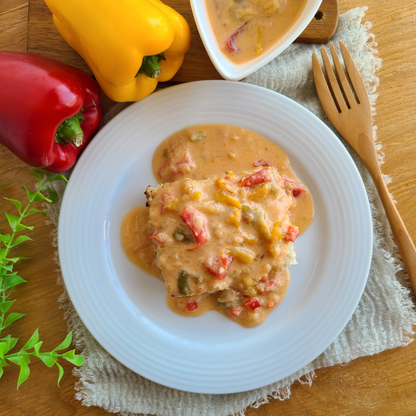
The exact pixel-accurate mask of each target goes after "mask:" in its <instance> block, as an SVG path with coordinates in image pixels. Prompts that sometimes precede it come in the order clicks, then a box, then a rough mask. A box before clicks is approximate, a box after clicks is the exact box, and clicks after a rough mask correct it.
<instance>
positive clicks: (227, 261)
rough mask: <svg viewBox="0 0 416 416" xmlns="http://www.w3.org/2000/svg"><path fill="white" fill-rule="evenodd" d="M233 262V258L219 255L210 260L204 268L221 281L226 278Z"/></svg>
mask: <svg viewBox="0 0 416 416" xmlns="http://www.w3.org/2000/svg"><path fill="white" fill-rule="evenodd" d="M233 260H234V257H233V256H230V255H228V254H221V256H218V257H215V258H214V259H211V261H210V263H209V264H206V265H205V266H206V268H207V270H208V271H209V272H210V273H211V274H213V275H214V276H217V277H218V279H219V280H223V279H225V278H226V277H227V275H228V272H229V271H230V267H231V263H232V262H233Z"/></svg>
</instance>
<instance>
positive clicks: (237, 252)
mask: <svg viewBox="0 0 416 416" xmlns="http://www.w3.org/2000/svg"><path fill="white" fill-rule="evenodd" d="M233 254H234V256H235V257H237V258H238V259H239V260H241V261H242V262H244V263H246V264H249V263H251V262H252V261H253V260H254V253H253V252H251V251H250V250H246V249H244V248H235V249H234V250H233Z"/></svg>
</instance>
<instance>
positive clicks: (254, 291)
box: [247, 286, 257, 296]
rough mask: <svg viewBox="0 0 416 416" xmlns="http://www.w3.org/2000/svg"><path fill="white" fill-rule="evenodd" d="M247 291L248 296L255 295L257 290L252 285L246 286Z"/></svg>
mask: <svg viewBox="0 0 416 416" xmlns="http://www.w3.org/2000/svg"><path fill="white" fill-rule="evenodd" d="M247 292H248V295H249V296H256V295H257V290H256V289H255V288H254V286H253V287H250V288H248V290H247Z"/></svg>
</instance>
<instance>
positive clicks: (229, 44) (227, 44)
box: [224, 21, 248, 53]
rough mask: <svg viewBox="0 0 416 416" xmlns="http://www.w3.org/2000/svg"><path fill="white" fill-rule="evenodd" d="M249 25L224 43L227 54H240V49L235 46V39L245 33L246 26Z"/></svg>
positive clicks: (242, 27)
mask: <svg viewBox="0 0 416 416" xmlns="http://www.w3.org/2000/svg"><path fill="white" fill-rule="evenodd" d="M247 23H248V21H247V22H245V23H244V24H243V25H242V26H241V27H240V28H239V29H238V30H237V31H236V32H234V33H233V34H232V35H231V36H230V37H229V38H228V39H227V41H226V42H225V43H224V48H225V50H226V51H227V52H229V53H233V52H238V50H239V49H238V48H237V47H236V46H235V43H234V42H235V39H236V37H237V36H238V35H239V34H240V33H241V32H243V31H244V28H245V26H246V24H247Z"/></svg>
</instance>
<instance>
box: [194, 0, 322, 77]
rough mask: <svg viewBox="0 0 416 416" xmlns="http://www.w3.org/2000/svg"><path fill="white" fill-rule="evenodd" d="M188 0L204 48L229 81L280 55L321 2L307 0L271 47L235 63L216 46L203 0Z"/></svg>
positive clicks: (244, 75) (304, 26)
mask: <svg viewBox="0 0 416 416" xmlns="http://www.w3.org/2000/svg"><path fill="white" fill-rule="evenodd" d="M190 1H191V7H192V13H193V15H194V19H195V22H196V25H197V27H198V31H199V35H200V36H201V38H202V42H203V43H204V46H205V49H206V50H207V52H208V55H209V57H210V58H211V61H212V63H213V64H214V66H215V68H216V69H217V71H218V72H219V73H220V74H221V76H222V77H223V78H225V79H228V80H229V81H239V80H240V79H243V78H245V77H247V76H248V75H250V74H252V73H253V72H255V71H257V70H258V69H260V68H261V67H263V66H264V65H266V64H267V63H269V62H270V61H271V60H272V59H274V58H276V56H278V55H280V54H281V53H282V52H283V51H284V50H285V49H286V48H287V47H288V46H289V45H291V44H292V43H293V42H294V41H295V39H296V38H297V37H298V36H299V35H300V34H301V33H302V32H303V31H304V30H305V29H306V27H307V26H308V25H309V23H310V22H311V20H312V19H313V18H314V16H315V14H316V12H317V11H318V9H319V6H320V5H321V2H322V0H308V2H307V4H306V6H305V9H304V10H303V12H302V14H301V16H300V17H299V19H298V20H297V21H296V23H295V24H294V25H293V26H292V27H291V28H290V29H289V31H288V32H286V34H285V35H284V36H283V37H282V38H281V39H279V40H278V41H277V42H276V44H275V45H274V46H273V47H271V48H270V49H268V50H267V51H266V52H264V53H263V54H262V55H261V56H259V57H258V58H256V59H253V60H251V61H249V62H246V63H245V64H239V65H237V64H233V63H232V62H230V61H229V60H228V59H227V58H226V57H225V56H224V55H223V54H222V52H221V51H220V50H219V48H218V44H217V42H216V40H215V38H214V34H213V32H212V30H211V26H210V24H209V21H208V17H207V11H206V9H205V0H190Z"/></svg>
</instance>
